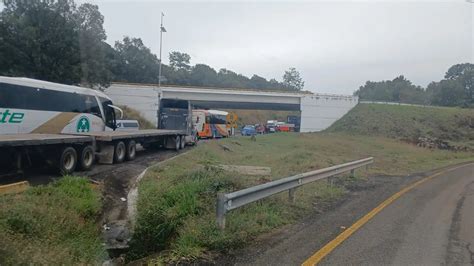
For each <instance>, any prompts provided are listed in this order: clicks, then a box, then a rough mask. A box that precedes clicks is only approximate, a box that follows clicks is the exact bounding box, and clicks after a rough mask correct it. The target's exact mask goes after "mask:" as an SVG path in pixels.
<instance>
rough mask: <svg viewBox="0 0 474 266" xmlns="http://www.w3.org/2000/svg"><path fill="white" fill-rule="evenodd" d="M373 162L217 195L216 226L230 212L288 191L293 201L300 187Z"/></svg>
mask: <svg viewBox="0 0 474 266" xmlns="http://www.w3.org/2000/svg"><path fill="white" fill-rule="evenodd" d="M373 162H374V158H373V157H368V158H365V159H361V160H357V161H352V162H348V163H344V164H339V165H335V166H331V167H327V168H323V169H319V170H314V171H311V172H307V173H303V174H298V175H294V176H290V177H285V178H282V179H278V180H275V181H272V182H268V183H265V184H261V185H257V186H253V187H249V188H246V189H242V190H238V191H235V192H231V193H219V194H218V195H217V203H216V219H217V225H218V226H219V227H220V228H221V229H224V228H225V215H226V213H227V212H229V211H231V210H234V209H237V208H239V207H242V206H244V205H246V204H249V203H252V202H255V201H257V200H260V199H263V198H266V197H269V196H271V195H274V194H277V193H280V192H283V191H286V190H288V191H289V199H290V201H293V200H294V193H295V190H296V188H298V187H300V186H302V185H305V184H308V183H311V182H314V181H317V180H321V179H324V178H328V177H331V176H335V175H338V174H341V173H344V172H349V171H350V172H351V175H354V171H355V169H357V168H360V167H362V166H367V165H369V164H372V163H373Z"/></svg>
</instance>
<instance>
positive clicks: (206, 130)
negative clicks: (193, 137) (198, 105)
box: [193, 109, 231, 139]
mask: <svg viewBox="0 0 474 266" xmlns="http://www.w3.org/2000/svg"><path fill="white" fill-rule="evenodd" d="M227 114H228V112H226V111H219V110H199V109H198V110H193V125H194V127H195V129H196V132H197V136H198V137H199V138H213V139H214V138H222V137H224V138H225V137H228V136H229V135H230V132H231V131H230V128H227V126H226V117H227Z"/></svg>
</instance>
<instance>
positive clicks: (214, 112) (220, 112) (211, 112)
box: [193, 109, 229, 115]
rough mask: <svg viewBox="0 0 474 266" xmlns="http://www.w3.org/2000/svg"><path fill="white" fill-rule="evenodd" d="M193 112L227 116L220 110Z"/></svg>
mask: <svg viewBox="0 0 474 266" xmlns="http://www.w3.org/2000/svg"><path fill="white" fill-rule="evenodd" d="M193 112H195V113H198V112H199V113H205V114H209V115H228V114H229V112H226V111H221V110H205V109H194V110H193Z"/></svg>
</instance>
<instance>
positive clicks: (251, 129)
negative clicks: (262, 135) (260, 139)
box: [240, 125, 257, 136]
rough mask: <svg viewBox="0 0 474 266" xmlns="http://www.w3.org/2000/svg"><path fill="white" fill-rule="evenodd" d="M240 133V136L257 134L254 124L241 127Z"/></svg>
mask: <svg viewBox="0 0 474 266" xmlns="http://www.w3.org/2000/svg"><path fill="white" fill-rule="evenodd" d="M240 133H241V134H242V136H252V135H256V134H257V130H255V126H252V125H246V126H244V127H243V128H242V130H241V131H240Z"/></svg>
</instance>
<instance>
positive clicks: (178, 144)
mask: <svg viewBox="0 0 474 266" xmlns="http://www.w3.org/2000/svg"><path fill="white" fill-rule="evenodd" d="M174 142H175V148H174V149H175V150H176V151H179V149H180V148H181V137H180V136H176V138H175V140H174Z"/></svg>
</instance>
